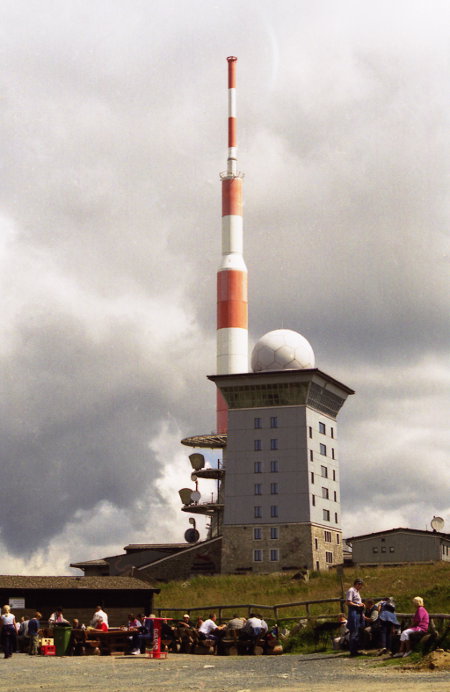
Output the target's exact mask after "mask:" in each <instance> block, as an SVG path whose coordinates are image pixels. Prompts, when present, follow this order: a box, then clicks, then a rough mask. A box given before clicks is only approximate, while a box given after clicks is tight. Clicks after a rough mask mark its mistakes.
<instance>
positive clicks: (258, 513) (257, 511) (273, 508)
mask: <svg viewBox="0 0 450 692" xmlns="http://www.w3.org/2000/svg"><path fill="white" fill-rule="evenodd" d="M253 509H254V514H253V516H254V517H255V519H262V515H263V513H262V510H263V508H262V507H261V506H260V505H255V507H254V508H253ZM270 516H271V517H272V519H276V518H277V517H278V505H270Z"/></svg>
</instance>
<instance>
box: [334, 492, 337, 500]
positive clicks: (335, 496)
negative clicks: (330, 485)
mask: <svg viewBox="0 0 450 692" xmlns="http://www.w3.org/2000/svg"><path fill="white" fill-rule="evenodd" d="M333 499H334V501H335V502H337V492H336V491H335V490H334V491H333Z"/></svg>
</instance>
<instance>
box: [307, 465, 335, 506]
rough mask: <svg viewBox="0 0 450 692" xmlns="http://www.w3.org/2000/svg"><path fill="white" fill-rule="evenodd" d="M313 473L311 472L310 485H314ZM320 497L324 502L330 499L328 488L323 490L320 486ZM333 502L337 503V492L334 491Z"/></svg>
mask: <svg viewBox="0 0 450 692" xmlns="http://www.w3.org/2000/svg"><path fill="white" fill-rule="evenodd" d="M314 480H315V476H314V471H311V485H314ZM322 497H323V499H324V500H329V499H330V489H329V488H324V487H323V486H322ZM333 502H337V492H336V490H333Z"/></svg>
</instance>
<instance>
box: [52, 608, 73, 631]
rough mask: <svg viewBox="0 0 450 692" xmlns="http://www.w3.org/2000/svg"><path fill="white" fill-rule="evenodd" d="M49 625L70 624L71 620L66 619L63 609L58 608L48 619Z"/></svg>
mask: <svg viewBox="0 0 450 692" xmlns="http://www.w3.org/2000/svg"><path fill="white" fill-rule="evenodd" d="M48 624H49V627H55V625H66V626H67V625H70V622H69V621H68V620H66V618H65V617H64V615H63V609H62V608H57V609H56V610H55V612H54V613H52V614H51V615H50V617H49V619H48Z"/></svg>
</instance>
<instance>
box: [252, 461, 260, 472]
mask: <svg viewBox="0 0 450 692" xmlns="http://www.w3.org/2000/svg"><path fill="white" fill-rule="evenodd" d="M254 470H255V473H262V461H255V465H254Z"/></svg>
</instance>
